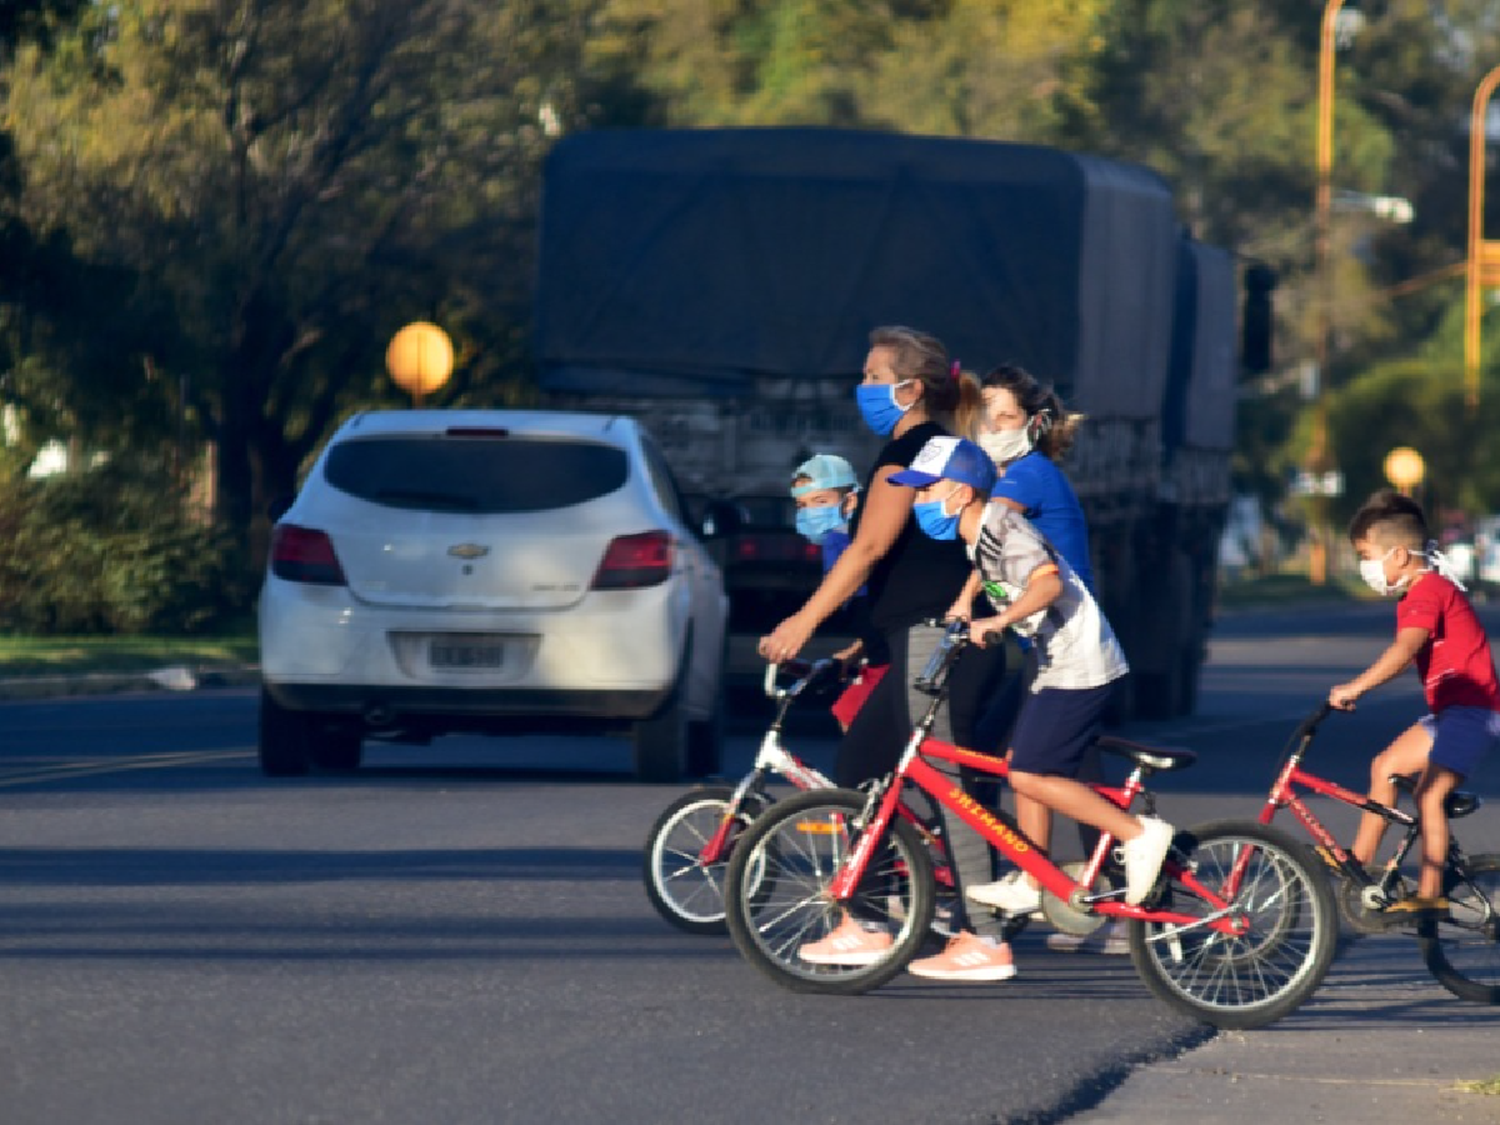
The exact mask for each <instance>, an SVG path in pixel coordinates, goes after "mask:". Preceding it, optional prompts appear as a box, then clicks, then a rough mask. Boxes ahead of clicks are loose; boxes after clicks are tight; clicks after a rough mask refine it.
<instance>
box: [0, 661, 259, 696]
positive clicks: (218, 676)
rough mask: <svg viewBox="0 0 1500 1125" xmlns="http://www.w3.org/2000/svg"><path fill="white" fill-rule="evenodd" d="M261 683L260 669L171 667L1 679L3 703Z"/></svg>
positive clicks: (240, 666)
mask: <svg viewBox="0 0 1500 1125" xmlns="http://www.w3.org/2000/svg"><path fill="white" fill-rule="evenodd" d="M258 683H260V666H259V665H257V664H244V665H236V666H216V667H203V666H193V665H187V664H172V665H167V666H164V667H161V668H155V669H151V670H149V671H142V672H88V673H83V674H81V675H70V676H7V677H0V701H3V700H12V699H54V698H58V697H60V696H70V695H106V694H110V693H114V692H123V691H192V690H194V689H196V688H207V687H242V686H245V685H254V684H258Z"/></svg>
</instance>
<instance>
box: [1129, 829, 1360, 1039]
mask: <svg viewBox="0 0 1500 1125" xmlns="http://www.w3.org/2000/svg"><path fill="white" fill-rule="evenodd" d="M1178 841H1179V846H1180V847H1182V848H1183V849H1184V850H1186V851H1187V853H1188V855H1187V862H1188V865H1189V870H1190V871H1191V872H1192V875H1193V877H1194V878H1195V879H1196V880H1197V882H1198V883H1199V884H1200V885H1202V886H1206V887H1208V888H1209V889H1215V888H1217V887H1220V886H1222V885H1223V884H1224V881H1225V877H1226V875H1227V874H1228V873H1229V872H1231V871H1232V870H1234V869H1235V868H1236V867H1237V865H1239V864H1240V863H1241V862H1243V865H1244V867H1243V880H1242V882H1241V884H1240V887H1239V892H1238V893H1237V894H1236V895H1235V896H1234V898H1233V899H1232V900H1231V901H1232V902H1233V903H1234V904H1235V905H1236V906H1238V907H1239V908H1240V909H1241V910H1242V911H1243V912H1244V915H1245V918H1246V921H1247V922H1249V924H1250V925H1249V929H1248V930H1247V931H1246V932H1245V933H1244V934H1241V935H1235V936H1231V935H1228V934H1223V933H1219V932H1217V931H1215V930H1212V929H1208V928H1207V927H1202V928H1191V929H1187V930H1184V928H1183V927H1181V926H1174V925H1169V924H1164V923H1160V922H1149V921H1144V920H1140V919H1132V920H1131V923H1130V931H1129V932H1130V957H1131V960H1132V962H1134V964H1135V969H1136V972H1137V973H1139V974H1140V977H1141V979H1142V980H1143V981H1144V982H1145V984H1146V986H1147V988H1149V989H1150V990H1151V992H1152V993H1153V994H1154V995H1156V996H1157V997H1158V998H1159V999H1161V1000H1164V1001H1166V1002H1167V1003H1168V1004H1170V1005H1171V1006H1172V1007H1174V1008H1176V1009H1177V1010H1178V1011H1180V1012H1184V1013H1186V1014H1188V1015H1191V1016H1193V1017H1195V1018H1196V1019H1199V1020H1202V1021H1203V1022H1204V1023H1208V1024H1211V1025H1213V1026H1214V1027H1218V1028H1225V1029H1233V1030H1244V1029H1249V1028H1256V1027H1264V1026H1265V1025H1266V1024H1269V1023H1274V1022H1275V1021H1276V1020H1279V1019H1281V1018H1282V1017H1283V1016H1285V1015H1287V1014H1289V1013H1290V1012H1292V1011H1294V1010H1296V1008H1298V1007H1299V1006H1300V1005H1301V1004H1302V1003H1303V1002H1304V1001H1305V1000H1306V999H1307V998H1308V997H1309V996H1311V995H1312V993H1313V992H1314V991H1315V990H1316V989H1317V987H1318V986H1319V985H1320V984H1321V983H1322V981H1323V977H1324V976H1325V975H1326V974H1327V972H1328V967H1329V965H1330V964H1332V962H1333V957H1334V948H1335V943H1336V940H1337V938H1338V931H1339V925H1338V908H1337V907H1336V906H1335V904H1334V900H1333V893H1332V892H1331V891H1330V890H1329V887H1328V880H1327V878H1326V877H1325V876H1324V875H1323V873H1322V870H1321V867H1320V865H1319V864H1318V863H1317V862H1316V861H1315V860H1313V858H1312V857H1311V856H1310V855H1308V853H1307V850H1306V849H1305V848H1304V847H1302V845H1300V844H1299V843H1297V842H1296V841H1295V840H1293V839H1292V838H1291V837H1289V836H1287V835H1286V834H1285V833H1283V832H1281V831H1279V830H1278V829H1274V828H1267V827H1266V826H1264V825H1260V824H1253V823H1249V822H1241V821H1216V822H1214V823H1211V824H1204V825H1200V826H1198V827H1196V828H1194V829H1191V830H1190V831H1189V832H1187V833H1183V834H1179V836H1178ZM1247 848H1248V849H1250V853H1249V855H1248V856H1247V855H1243V854H1242V853H1243V852H1244V851H1245V849H1247ZM1155 905H1156V906H1157V907H1158V908H1160V909H1163V910H1168V909H1169V910H1172V911H1173V912H1175V913H1179V914H1192V915H1207V914H1209V913H1211V912H1212V910H1213V908H1212V906H1211V905H1210V904H1209V903H1208V902H1207V901H1206V900H1205V899H1203V898H1202V896H1201V895H1200V894H1199V893H1198V892H1196V891H1194V890H1193V889H1192V887H1191V886H1189V885H1188V884H1187V883H1185V882H1184V881H1183V874H1182V873H1178V874H1174V875H1173V876H1171V877H1169V878H1166V879H1164V880H1163V884H1162V886H1161V888H1160V890H1159V893H1158V896H1157V900H1155Z"/></svg>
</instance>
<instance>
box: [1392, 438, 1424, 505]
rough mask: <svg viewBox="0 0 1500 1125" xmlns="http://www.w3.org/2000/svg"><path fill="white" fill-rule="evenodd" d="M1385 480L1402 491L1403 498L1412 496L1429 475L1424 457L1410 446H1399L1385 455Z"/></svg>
mask: <svg viewBox="0 0 1500 1125" xmlns="http://www.w3.org/2000/svg"><path fill="white" fill-rule="evenodd" d="M1381 467H1382V468H1383V469H1384V470H1385V479H1386V480H1388V481H1390V482H1391V483H1392V484H1394V485H1395V486H1396V487H1397V488H1398V489H1400V491H1401V494H1402V495H1403V496H1410V495H1411V493H1412V489H1414V488H1416V487H1417V486H1418V485H1419V484H1421V483H1422V478H1423V477H1425V476H1426V475H1427V463H1426V462H1425V461H1423V460H1422V455H1421V454H1420V453H1418V452H1417V451H1416V450H1415V449H1412V448H1411V447H1410V446H1408V445H1398V446H1396V448H1395V449H1393V450H1391V451H1390V452H1389V453H1387V454H1386V455H1385V463H1384V464H1383V465H1382V466H1381Z"/></svg>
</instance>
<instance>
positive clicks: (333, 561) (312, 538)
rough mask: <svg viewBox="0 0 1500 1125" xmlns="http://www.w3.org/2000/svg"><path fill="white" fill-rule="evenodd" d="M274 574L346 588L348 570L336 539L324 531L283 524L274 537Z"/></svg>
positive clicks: (272, 563) (316, 583)
mask: <svg viewBox="0 0 1500 1125" xmlns="http://www.w3.org/2000/svg"><path fill="white" fill-rule="evenodd" d="M271 573H272V574H274V575H275V576H276V577H277V578H285V579H286V580H287V581H288V582H307V583H310V584H312V585H314V586H343V585H346V583H345V581H344V568H343V567H342V566H340V565H339V557H338V555H336V554H334V553H333V540H331V539H329V538H328V535H327V534H326V533H325V532H322V531H314V530H313V529H312V528H309V527H298V526H297V525H296V524H294V523H279V524H277V525H276V530H275V532H274V534H273V536H272V538H271Z"/></svg>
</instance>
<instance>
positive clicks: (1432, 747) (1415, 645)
mask: <svg viewBox="0 0 1500 1125" xmlns="http://www.w3.org/2000/svg"><path fill="white" fill-rule="evenodd" d="M1349 539H1350V540H1351V541H1352V542H1353V544H1354V549H1355V551H1357V552H1358V553H1359V560H1360V561H1359V573H1360V577H1362V578H1363V579H1364V580H1365V582H1366V583H1367V584H1368V585H1369V586H1370V587H1371V588H1372V589H1373V590H1375V592H1376V593H1378V594H1380V595H1382V596H1396V597H1399V598H1400V601H1398V602H1397V603H1396V639H1395V641H1394V642H1393V643H1392V644H1391V645H1390V647H1389V648H1387V649H1386V650H1385V651H1384V652H1383V653H1381V654H1380V656H1379V657H1378V658H1377V659H1376V661H1375V663H1373V664H1371V665H1370V666H1369V667H1368V668H1366V669H1365V670H1364V671H1363V672H1361V673H1360V674H1359V675H1358V676H1356V677H1354V679H1352V680H1350V681H1349V682H1348V683H1343V684H1339V685H1337V686H1335V687H1334V688H1332V689H1331V690H1330V691H1329V692H1328V702H1329V704H1330V705H1331V706H1333V707H1337V708H1339V709H1340V710H1344V711H1352V710H1354V705H1355V701H1356V700H1357V699H1359V697H1360V696H1362V695H1364V694H1365V693H1366V692H1368V691H1370V690H1371V689H1373V688H1376V687H1379V686H1380V685H1381V684H1383V683H1386V682H1387V681H1389V680H1392V679H1394V678H1395V677H1396V676H1398V675H1399V674H1400V673H1401V672H1403V671H1405V670H1406V669H1407V668H1408V667H1410V666H1412V665H1413V664H1415V665H1416V668H1417V674H1418V675H1419V676H1420V677H1421V679H1422V686H1423V689H1424V691H1425V694H1426V697H1427V710H1428V714H1426V715H1424V716H1423V717H1422V718H1421V719H1420V720H1418V721H1417V722H1415V723H1413V724H1412V725H1411V726H1409V727H1407V728H1406V730H1405V731H1403V732H1402V733H1401V734H1399V735H1397V736H1396V739H1395V741H1394V742H1392V743H1391V744H1390V745H1389V746H1387V747H1386V748H1385V749H1384V750H1382V751H1381V752H1380V753H1379V754H1377V755H1376V756H1375V760H1374V761H1373V762H1372V763H1371V765H1370V791H1369V797H1370V799H1371V800H1372V801H1379V802H1380V803H1381V804H1383V805H1394V804H1395V803H1396V784H1395V781H1394V780H1393V778H1394V777H1415V778H1416V779H1417V784H1416V791H1415V797H1416V802H1417V808H1418V810H1419V812H1420V814H1421V820H1422V871H1421V875H1420V876H1418V879H1417V890H1416V894H1415V895H1412V896H1410V897H1408V898H1404V899H1401V900H1399V901H1397V902H1394V903H1392V904H1391V905H1390V906H1389V907H1387V908H1386V910H1385V912H1384V913H1385V914H1386V915H1387V916H1389V917H1390V919H1391V920H1392V921H1393V922H1401V921H1405V922H1415V921H1417V920H1418V919H1419V918H1421V917H1422V916H1424V915H1427V916H1431V915H1438V916H1441V915H1443V914H1445V913H1446V912H1447V910H1448V900H1447V898H1446V897H1444V895H1443V866H1444V864H1445V863H1446V861H1447V857H1448V814H1447V808H1446V802H1447V798H1448V794H1450V793H1451V792H1453V790H1454V789H1455V788H1456V787H1457V786H1458V785H1459V783H1460V782H1462V781H1463V780H1464V779H1465V778H1466V777H1469V776H1470V775H1471V774H1472V773H1473V772H1474V770H1475V768H1476V767H1477V766H1478V765H1479V763H1480V761H1481V760H1482V759H1483V758H1484V756H1485V755H1486V754H1488V753H1490V752H1491V751H1492V750H1493V749H1494V747H1495V745H1496V743H1497V742H1500V682H1497V678H1496V675H1495V660H1494V657H1493V656H1492V655H1491V653H1490V643H1489V638H1488V637H1487V636H1486V635H1485V631H1484V626H1483V625H1482V624H1481V623H1480V621H1479V618H1478V617H1477V616H1476V615H1475V613H1474V607H1473V606H1472V605H1470V604H1469V600H1468V598H1466V597H1464V587H1463V586H1462V585H1461V584H1460V583H1459V582H1458V581H1457V579H1456V578H1455V577H1454V576H1453V574H1452V572H1451V571H1450V570H1449V568H1448V566H1447V560H1446V559H1444V558H1443V556H1442V553H1441V552H1439V551H1438V549H1437V544H1436V543H1435V542H1433V541H1432V540H1431V539H1430V538H1429V537H1428V534H1427V521H1426V518H1425V516H1424V515H1423V513H1422V509H1421V507H1420V506H1419V505H1418V504H1417V503H1416V501H1414V500H1411V499H1409V498H1407V497H1405V496H1401V495H1399V494H1397V493H1394V492H1377V493H1376V494H1375V495H1374V496H1372V497H1371V498H1370V499H1369V500H1368V501H1366V503H1365V505H1364V506H1363V507H1362V508H1360V510H1359V511H1358V512H1357V513H1356V514H1355V516H1354V519H1353V521H1352V522H1351V523H1350V525H1349ZM1386 823H1387V822H1386V821H1385V819H1384V818H1383V817H1380V816H1378V815H1376V814H1374V813H1364V814H1362V815H1361V817H1360V822H1359V831H1358V832H1357V833H1356V834H1355V837H1354V846H1353V847H1352V848H1351V849H1350V852H1351V853H1352V854H1353V856H1354V858H1355V859H1356V860H1357V861H1358V862H1360V863H1362V864H1365V865H1369V864H1370V863H1372V862H1374V859H1375V852H1376V850H1377V849H1378V848H1379V847H1380V838H1381V836H1382V835H1384V833H1385V828H1386Z"/></svg>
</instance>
